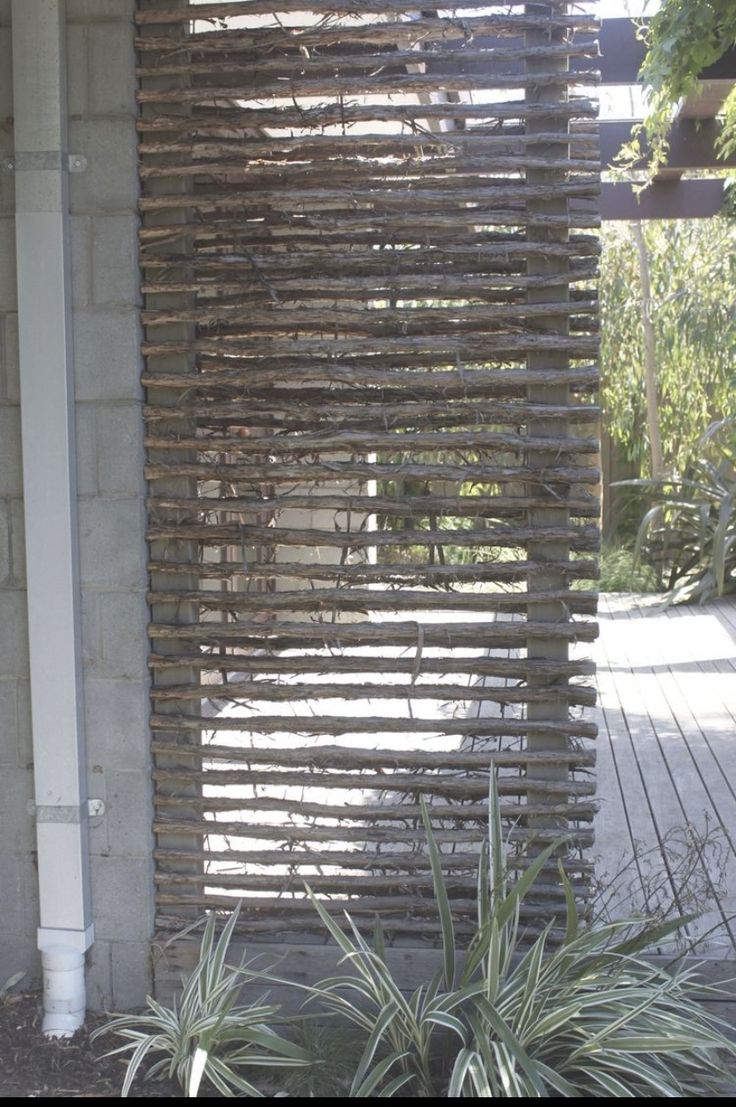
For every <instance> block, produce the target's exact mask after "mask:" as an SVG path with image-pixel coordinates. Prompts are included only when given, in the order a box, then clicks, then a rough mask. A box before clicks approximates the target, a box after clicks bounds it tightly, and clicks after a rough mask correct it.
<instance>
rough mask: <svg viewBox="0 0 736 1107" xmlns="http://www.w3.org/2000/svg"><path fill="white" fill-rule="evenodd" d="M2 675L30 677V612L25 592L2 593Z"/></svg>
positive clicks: (0, 593) (0, 599)
mask: <svg viewBox="0 0 736 1107" xmlns="http://www.w3.org/2000/svg"><path fill="white" fill-rule="evenodd" d="M0 627H2V633H0V675H2V676H19V677H25V676H28V611H27V607H26V594H25V592H16V591H9V590H7V591H0Z"/></svg>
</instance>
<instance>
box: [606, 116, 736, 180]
mask: <svg viewBox="0 0 736 1107" xmlns="http://www.w3.org/2000/svg"><path fill="white" fill-rule="evenodd" d="M635 122H636V120H631V119H611V120H603V121H602V122H601V124H600V134H601V164H602V165H603V168H604V169H605V167H606V166H608V165H610V164H611V162H612V161H613V159H614V158H615V157H616V155H617V154H618V152H619V150H620V149H621V147H622V146H623V145H624V143H625V142H628V141H629V139H630V138H631V127H632V124H633V123H635ZM720 133H721V125H720V123H719V122H718V121H717V120H715V119H703V120H695V119H677V120H675V122H674V124H673V126H672V130H671V131H670V137H669V154H668V157H667V168H668V169H678V170H680V169H681V170H685V169H726V168H728V167H734V166H736V154H732V155H731V156H730V157H728V158H719V157H718V156H717V154H716V141H717V139H718V137H719V135H720ZM646 162H647V158H646V157H644V158H642V160H641V162H640V163H639V167H641V168H643V167H644V166H645V165H646ZM634 168H636V166H635V167H634Z"/></svg>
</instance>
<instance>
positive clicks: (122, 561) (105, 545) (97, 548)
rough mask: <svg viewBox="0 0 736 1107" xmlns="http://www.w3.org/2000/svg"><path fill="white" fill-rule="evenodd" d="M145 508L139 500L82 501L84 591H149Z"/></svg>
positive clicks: (81, 543) (80, 553)
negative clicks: (91, 588)
mask: <svg viewBox="0 0 736 1107" xmlns="http://www.w3.org/2000/svg"><path fill="white" fill-rule="evenodd" d="M144 527H145V520H144V508H143V503H142V501H141V500H140V499H138V498H129V499H102V498H97V499H91V500H86V499H82V500H80V501H79V561H80V575H81V578H82V587H83V588H88V587H89V586H95V587H98V588H114V589H121V588H131V589H132V588H137V589H140V590H143V589H145V587H146V547H145V542H144V538H143V535H144Z"/></svg>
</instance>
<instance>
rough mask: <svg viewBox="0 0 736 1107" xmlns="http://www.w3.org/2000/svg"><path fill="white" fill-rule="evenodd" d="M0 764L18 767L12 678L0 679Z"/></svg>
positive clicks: (15, 709) (15, 713)
mask: <svg viewBox="0 0 736 1107" xmlns="http://www.w3.org/2000/svg"><path fill="white" fill-rule="evenodd" d="M0 764H1V765H12V766H14V767H17V765H18V692H17V684H16V681H15V680H14V679H13V678H10V679H0ZM3 787H5V786H4V785H3ZM2 848H5V845H4V844H3V847H2Z"/></svg>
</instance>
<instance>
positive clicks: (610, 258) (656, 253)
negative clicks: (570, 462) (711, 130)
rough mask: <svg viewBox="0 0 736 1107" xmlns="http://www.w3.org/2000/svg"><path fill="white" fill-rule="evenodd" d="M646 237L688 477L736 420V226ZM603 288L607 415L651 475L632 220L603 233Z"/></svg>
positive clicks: (721, 223)
mask: <svg viewBox="0 0 736 1107" xmlns="http://www.w3.org/2000/svg"><path fill="white" fill-rule="evenodd" d="M734 7H736V3H735V4H734ZM644 234H645V239H646V245H647V250H648V253H649V262H650V269H651V282H652V299H653V303H652V305H651V311H652V318H653V321H654V326H655V332H656V354H657V377H658V383H659V419H660V432H661V436H662V447H663V454H664V463H665V469H666V470H668V471H672V470H680V471H681V470H682V469H683V468H684V467H685V464H686V463H687V461H688V459H689V458H690V457H691V455H692V452H693V450H694V448H695V444H696V443H697V441H698V439H699V437H700V436H701V435H702V433H703V431H704V429H705V428H706V427H707V426H708V424H709V423H711V422H712V421H713V420H715V419H718V418H721V417H723V416H728V415H733V414H736V389H735V388H734V380H735V378H736V313H735V312H734V300H735V299H736V249H735V247H736V226H735V225H734V224H733V223H732V222H730V221H729V220H727V219H725V218H716V219H709V220H688V221H678V222H671V221H666V222H665V221H662V222H649V223H646V224H645V225H644ZM600 291H601V299H602V350H601V370H602V401H603V409H604V418H605V420H606V424H607V429H608V431H609V433H610V435H611V437H612V438H613V439H614V440H615V441H616V442H618V443H619V444H620V445H621V447H622V449H623V452H624V454H625V455H626V456H627V457H628V458H629V460H631V461H634V462H635V463H636V464H637V465H638V466H639V472H640V473H641V475H649V447H648V441H647V430H646V406H645V388H644V348H643V345H644V344H643V330H642V303H641V290H640V284H639V273H638V264H637V254H636V247H635V244H634V242H633V239H632V236H631V229H630V228H629V227H628V225H626V224H617V223H609V224H608V225H607V226H606V227H605V230H604V232H603V261H602V268H601V280H600Z"/></svg>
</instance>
